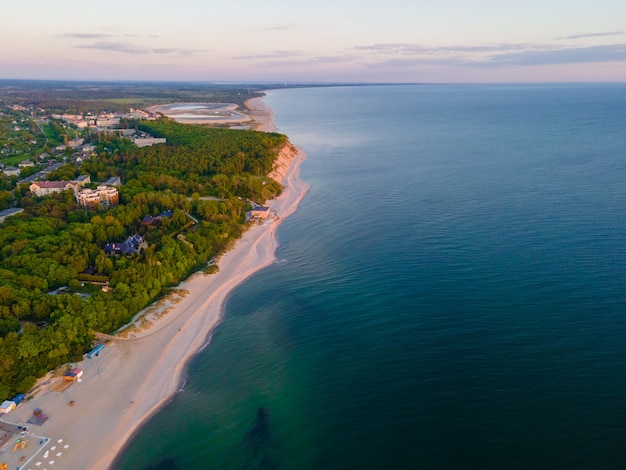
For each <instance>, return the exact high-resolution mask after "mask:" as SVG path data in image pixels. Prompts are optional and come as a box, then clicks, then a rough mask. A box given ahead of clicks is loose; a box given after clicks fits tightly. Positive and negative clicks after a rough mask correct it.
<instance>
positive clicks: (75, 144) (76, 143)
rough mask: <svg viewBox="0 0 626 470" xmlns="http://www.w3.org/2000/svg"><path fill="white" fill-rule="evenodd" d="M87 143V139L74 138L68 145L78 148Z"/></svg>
mask: <svg viewBox="0 0 626 470" xmlns="http://www.w3.org/2000/svg"><path fill="white" fill-rule="evenodd" d="M84 143H85V139H72V140H70V141H69V142H68V143H67V146H68V147H71V148H73V149H76V148H78V147H80V146H81V145H83V144H84Z"/></svg>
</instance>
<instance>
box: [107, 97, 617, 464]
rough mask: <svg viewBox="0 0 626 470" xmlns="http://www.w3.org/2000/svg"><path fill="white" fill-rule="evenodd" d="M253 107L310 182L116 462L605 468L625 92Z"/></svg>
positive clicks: (612, 446)
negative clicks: (268, 256) (272, 124)
mask: <svg viewBox="0 0 626 470" xmlns="http://www.w3.org/2000/svg"><path fill="white" fill-rule="evenodd" d="M266 101H267V103H268V105H269V106H271V107H272V108H274V110H275V113H276V121H277V124H278V127H279V131H280V132H283V133H285V134H287V135H289V137H290V139H291V140H292V142H294V143H296V144H298V145H300V146H302V147H304V149H305V150H306V151H307V153H308V158H307V160H306V161H305V162H304V164H303V165H302V167H301V175H302V178H303V179H305V180H306V181H307V182H308V183H309V184H310V185H311V190H310V192H309V194H308V195H307V197H306V198H305V199H304V201H303V202H302V204H301V206H300V208H299V210H298V211H297V213H296V214H294V215H293V216H292V217H290V218H289V219H287V220H286V221H285V222H283V224H282V225H281V227H280V229H279V231H278V236H279V240H280V243H281V246H280V248H279V251H278V258H279V261H278V262H277V263H276V264H274V265H273V266H271V267H270V268H268V269H265V270H263V271H262V272H260V273H258V274H257V275H255V276H254V277H253V278H251V279H250V280H248V281H247V282H246V283H245V284H243V285H242V286H240V287H239V288H238V289H236V290H235V292H234V293H233V294H232V295H231V297H230V299H229V301H228V304H227V309H226V310H227V312H226V319H225V322H224V324H223V325H221V326H220V327H219V328H218V330H217V331H216V332H215V335H214V338H213V341H212V343H211V345H210V346H209V347H208V348H207V349H206V350H205V351H203V352H202V353H201V354H200V355H199V356H198V357H197V358H196V359H195V360H194V361H193V363H192V364H191V365H190V369H189V380H188V382H187V385H186V388H185V390H184V392H183V393H182V394H180V395H179V396H178V397H176V398H175V400H174V401H173V402H172V403H171V404H170V405H168V406H167V407H166V408H165V409H164V410H163V411H162V412H160V413H159V414H158V415H157V416H155V417H154V418H153V419H152V420H151V421H150V422H149V423H148V424H147V425H146V426H145V428H143V429H142V430H141V432H140V433H139V434H138V435H137V436H136V438H135V439H134V440H133V441H132V442H131V443H130V445H129V447H128V449H127V451H126V452H125V453H124V455H123V456H122V457H121V459H120V461H119V462H118V465H117V466H116V468H119V469H157V468H159V469H160V468H162V469H165V468H167V469H177V468H178V469H207V468H229V469H230V468H234V469H352V468H354V469H378V468H381V469H382V468H395V469H413V468H436V469H442V468H453V469H457V468H476V469H485V468H524V469H525V468H626V446H625V445H624V442H626V249H625V243H626V242H625V240H626V238H625V234H626V217H624V211H625V209H626V132H625V128H626V86H623V85H549V86H541V85H533V86H521V85H499V86H483V85H463V86H458V85H454V86H438V85H437V86H381V87H345V88H313V89H299V90H280V91H272V92H270V93H269V96H268V97H267V99H266Z"/></svg>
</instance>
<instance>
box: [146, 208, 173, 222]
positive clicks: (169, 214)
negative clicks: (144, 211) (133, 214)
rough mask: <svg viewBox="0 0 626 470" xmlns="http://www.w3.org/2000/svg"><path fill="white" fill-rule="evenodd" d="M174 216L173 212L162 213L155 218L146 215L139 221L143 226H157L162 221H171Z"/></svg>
mask: <svg viewBox="0 0 626 470" xmlns="http://www.w3.org/2000/svg"><path fill="white" fill-rule="evenodd" d="M173 215H174V211H163V212H161V213H160V214H159V215H157V216H156V217H152V216H151V215H146V216H145V217H144V218H143V219H141V223H142V224H144V225H152V226H154V225H158V224H160V223H161V221H162V220H163V219H171V218H172V217H173Z"/></svg>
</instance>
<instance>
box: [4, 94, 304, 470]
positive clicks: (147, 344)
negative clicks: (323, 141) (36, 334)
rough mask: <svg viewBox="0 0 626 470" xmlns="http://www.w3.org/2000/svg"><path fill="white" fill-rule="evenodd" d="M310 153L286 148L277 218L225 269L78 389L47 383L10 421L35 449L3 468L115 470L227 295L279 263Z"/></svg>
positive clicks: (154, 320) (119, 346)
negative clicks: (41, 418) (40, 420)
mask: <svg viewBox="0 0 626 470" xmlns="http://www.w3.org/2000/svg"><path fill="white" fill-rule="evenodd" d="M247 106H248V107H249V108H250V110H251V112H250V117H251V118H252V119H254V121H255V122H256V123H257V125H256V126H255V128H256V129H259V130H264V131H275V130H276V127H275V124H274V122H273V119H272V117H273V114H272V111H271V109H269V108H268V107H267V106H266V105H265V103H264V102H263V100H262V99H261V98H255V99H253V100H250V101H249V102H248V103H247ZM304 157H305V156H304V153H303V152H302V151H300V150H297V149H295V148H293V147H287V148H285V149H283V151H282V152H281V154H280V155H279V158H278V161H277V162H276V165H275V171H274V172H273V173H272V177H274V178H276V179H278V180H279V181H281V182H282V183H283V185H284V186H285V190H284V191H283V193H282V194H281V195H280V197H278V198H277V199H275V200H272V201H267V205H269V206H270V207H271V209H272V212H273V213H275V214H276V215H277V217H275V218H272V219H267V220H266V221H264V222H263V223H261V224H256V225H254V226H252V227H251V228H250V229H249V230H248V231H246V232H245V233H244V235H243V237H242V238H241V239H240V240H238V241H237V242H236V244H235V245H234V247H233V248H231V249H230V250H229V251H228V252H226V253H225V254H223V255H222V256H221V257H220V258H219V259H218V260H217V264H218V266H219V272H218V273H216V274H212V275H205V274H203V273H197V274H194V275H193V276H191V277H190V278H189V279H188V280H187V281H185V282H184V283H182V284H181V285H180V286H179V288H178V289H177V290H176V292H175V293H173V294H172V295H171V296H170V297H168V298H167V299H165V300H163V301H160V302H159V304H157V305H156V306H152V307H151V309H149V313H148V315H147V316H146V315H144V318H145V319H146V320H145V321H149V323H150V326H149V327H148V328H143V329H138V330H136V331H134V332H132V333H131V334H127V335H126V337H125V338H121V337H120V338H116V339H111V340H109V341H108V342H107V344H106V346H105V348H104V349H103V350H102V352H101V353H100V354H99V355H98V356H97V357H93V358H91V359H84V360H83V361H82V362H80V363H76V364H73V365H74V366H75V367H79V368H81V369H83V371H84V375H83V377H82V378H81V382H80V383H73V384H72V385H70V386H69V387H68V388H67V389H66V390H64V391H62V392H57V391H53V390H51V389H50V388H51V387H52V386H53V385H54V384H56V383H59V382H60V381H62V378H50V379H48V380H47V381H44V382H43V383H42V384H41V388H40V390H39V391H38V392H37V393H36V396H35V398H34V399H32V400H28V401H27V402H25V403H23V404H22V405H20V406H19V407H18V408H17V409H16V410H14V411H12V412H11V413H9V414H7V415H6V416H5V417H4V419H5V421H7V422H11V423H15V424H20V425H22V424H23V425H24V426H26V427H27V434H26V437H27V438H28V439H29V445H28V447H26V449H24V450H23V451H22V450H19V449H18V450H17V451H13V449H12V446H9V447H7V448H6V449H5V450H4V451H3V452H1V453H0V462H2V461H7V463H8V464H9V468H16V467H17V466H19V468H20V469H27V468H31V469H46V468H54V469H57V470H65V469H67V470H76V469H95V470H98V469H107V468H110V466H111V464H112V463H113V461H114V460H115V457H116V456H117V454H118V453H119V452H120V450H121V449H122V448H123V446H124V445H125V444H126V442H127V441H128V439H129V438H130V437H131V436H132V434H133V433H134V432H136V430H137V429H138V428H139V427H140V426H141V425H142V424H143V423H144V422H145V421H146V420H147V419H148V418H149V417H150V416H151V415H152V414H153V413H155V412H156V411H157V410H158V409H159V408H160V407H162V406H163V405H164V404H166V403H167V402H168V401H169V400H171V399H172V397H173V396H174V395H175V394H176V393H178V392H179V389H180V388H181V384H182V383H183V381H184V373H185V365H186V364H187V362H188V361H189V359H190V358H191V357H192V356H193V355H195V354H196V353H197V352H198V351H199V350H200V349H202V348H203V347H204V346H205V345H206V344H207V343H208V342H209V341H210V338H209V335H210V333H211V331H213V329H214V328H215V326H216V325H218V324H219V323H220V321H221V319H222V317H223V313H224V301H225V299H226V297H227V296H228V294H229V293H230V292H231V291H232V290H233V289H234V288H235V287H236V286H237V285H239V284H241V283H242V282H243V281H244V280H245V279H247V278H248V277H249V276H251V275H252V274H253V273H255V272H257V271H259V270H260V269H262V268H264V267H266V266H268V265H270V264H272V263H273V262H274V260H275V251H276V248H277V240H276V237H275V233H276V229H277V227H278V225H279V224H280V222H281V221H282V220H283V219H285V218H286V217H288V216H289V215H290V214H292V213H293V212H294V211H295V210H296V208H297V206H298V203H299V202H300V200H301V199H302V198H303V197H304V195H305V194H306V192H307V190H308V186H307V185H306V184H305V183H304V182H303V181H301V180H300V179H299V177H298V167H299V163H300V162H301V161H302V160H303V159H304ZM144 313H145V312H144ZM70 402H72V405H71V406H70ZM35 409H40V410H41V411H42V412H43V413H44V414H46V415H47V416H49V419H48V420H47V421H46V422H45V423H44V424H43V425H41V426H37V425H32V424H27V420H28V419H29V418H31V417H32V415H33V412H34V410H35ZM30 433H33V434H30Z"/></svg>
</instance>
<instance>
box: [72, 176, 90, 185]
mask: <svg viewBox="0 0 626 470" xmlns="http://www.w3.org/2000/svg"><path fill="white" fill-rule="evenodd" d="M74 183H76V186H78V187H79V188H84V187H85V185H86V184H89V183H91V176H89V175H80V176H79V177H78V178H76V179H75V180H74Z"/></svg>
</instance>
